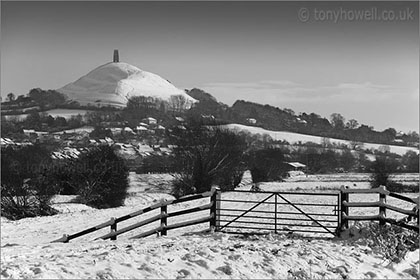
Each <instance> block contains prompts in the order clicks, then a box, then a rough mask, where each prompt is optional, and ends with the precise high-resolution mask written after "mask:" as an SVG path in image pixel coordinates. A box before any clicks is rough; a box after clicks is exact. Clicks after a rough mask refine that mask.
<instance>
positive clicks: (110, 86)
mask: <svg viewBox="0 0 420 280" xmlns="http://www.w3.org/2000/svg"><path fill="white" fill-rule="evenodd" d="M57 91H59V92H61V93H63V94H66V95H67V96H68V97H69V99H70V100H75V101H77V102H79V104H80V105H87V104H89V103H90V104H91V105H93V106H108V105H110V106H113V107H125V106H126V104H127V101H128V99H129V98H130V97H133V96H146V97H153V98H157V99H161V100H165V101H170V99H171V96H183V97H184V98H185V100H186V104H185V107H187V108H188V107H190V106H191V105H192V104H193V103H194V102H196V100H195V99H193V98H192V97H190V96H189V95H187V94H186V93H185V92H184V91H183V90H181V89H178V88H176V87H175V86H174V85H172V84H171V83H170V82H168V81H167V80H165V79H163V78H162V77H160V76H158V75H156V74H153V73H150V72H146V71H143V70H141V69H139V68H137V67H135V66H133V65H130V64H128V63H124V62H111V63H107V64H105V65H102V66H99V67H98V68H96V69H94V70H92V71H91V72H89V73H88V74H87V75H85V76H83V77H81V78H80V79H78V80H77V81H75V82H73V83H70V84H68V85H66V86H64V87H62V88H60V89H58V90H57Z"/></svg>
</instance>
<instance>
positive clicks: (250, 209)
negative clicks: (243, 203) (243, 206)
mask: <svg viewBox="0 0 420 280" xmlns="http://www.w3.org/2000/svg"><path fill="white" fill-rule="evenodd" d="M273 195H274V193H272V194H271V195H270V196H268V197H267V198H265V199H264V200H262V201H261V202H260V203H258V204H256V205H254V206H252V207H251V208H249V209H248V210H246V211H245V212H244V213H242V214H241V215H239V216H238V217H236V218H235V219H233V220H232V221H230V222H229V223H227V224H226V225H224V226H222V227H220V230H222V229H223V228H224V227H226V226H228V225H230V224H231V223H233V222H234V221H236V220H237V219H239V218H240V217H242V216H244V215H245V214H246V213H248V212H250V211H252V210H253V209H254V208H256V207H257V206H259V205H260V204H262V203H264V202H265V201H266V200H268V199H270V198H271V197H272V196H273Z"/></svg>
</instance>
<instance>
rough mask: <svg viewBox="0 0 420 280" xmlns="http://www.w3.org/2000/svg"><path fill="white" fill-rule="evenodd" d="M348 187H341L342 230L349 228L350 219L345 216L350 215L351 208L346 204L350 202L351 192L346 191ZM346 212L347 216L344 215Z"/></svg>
mask: <svg viewBox="0 0 420 280" xmlns="http://www.w3.org/2000/svg"><path fill="white" fill-rule="evenodd" d="M345 190H346V188H345V187H344V186H341V189H340V197H341V213H339V215H341V225H340V226H341V228H340V231H342V230H343V229H344V228H346V229H348V228H349V220H347V218H346V217H345V216H348V215H349V208H348V207H347V206H346V205H345V204H344V202H349V193H348V192H346V191H345ZM344 214H345V216H344Z"/></svg>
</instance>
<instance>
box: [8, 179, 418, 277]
mask: <svg viewBox="0 0 420 280" xmlns="http://www.w3.org/2000/svg"><path fill="white" fill-rule="evenodd" d="M131 180H132V182H133V179H132V178H131ZM137 183H138V184H136V185H137V189H133V188H132V189H131V191H133V190H135V191H140V189H141V187H140V186H139V184H140V182H137ZM162 198H169V195H168V194H165V193H144V192H142V193H140V192H139V193H135V192H134V193H133V192H132V195H131V196H130V197H129V198H128V199H127V201H126V205H125V206H123V207H118V208H115V209H103V210H96V209H92V208H90V207H87V206H85V205H81V204H75V203H68V202H69V199H71V197H68V196H67V197H66V196H57V197H56V198H55V199H54V203H55V204H54V207H56V208H57V209H59V210H60V211H61V213H60V214H58V215H55V216H50V217H36V218H27V219H22V220H19V221H9V220H7V219H5V218H3V217H2V218H1V273H0V277H1V278H15V279H16V278H19V279H21V278H29V279H35V278H37V279H59V278H62V279H63V278H64V279H88V278H94V279H127V278H136V279H144V278H148V279H156V278H159V279H175V278H189V279H197V278H204V279H212V278H218V279H229V278H235V279H238V278H252V279H262V278H265V279H370V278H376V279H384V278H388V279H414V278H416V276H417V275H418V274H419V250H416V251H414V252H409V253H408V254H407V255H406V258H405V260H403V261H402V262H401V263H399V264H390V263H389V262H388V261H385V260H384V259H383V258H382V257H381V256H380V255H379V254H377V253H376V252H375V251H373V250H372V249H371V248H369V247H367V246H366V245H365V243H364V242H365V241H364V239H363V238H355V237H353V238H352V239H348V238H347V239H346V238H343V239H314V238H312V239H310V238H304V237H299V236H296V235H286V234H272V235H271V234H270V235H233V234H224V233H205V232H200V230H202V229H204V228H208V225H206V224H205V225H202V226H201V227H198V226H197V227H195V226H193V227H189V228H185V229H182V230H181V231H169V232H168V236H167V237H156V236H151V237H148V238H145V239H134V240H130V239H128V238H127V237H126V236H124V235H122V236H121V237H119V238H118V240H117V241H103V240H98V241H92V240H93V239H94V238H95V237H97V236H99V235H100V234H99V235H98V234H96V235H95V234H93V235H88V236H86V237H82V238H80V239H75V240H72V241H70V242H69V243H50V242H51V241H52V240H54V239H57V238H59V237H61V236H62V234H63V233H67V234H71V233H75V232H77V231H79V230H82V229H85V228H87V227H90V226H94V225H97V224H99V223H101V222H103V221H106V220H108V219H109V218H110V217H118V216H121V215H124V214H127V213H130V212H133V211H134V210H137V209H141V208H143V207H145V206H148V205H150V204H152V203H155V202H156V201H158V200H160V199H162ZM106 231H109V228H108V229H106ZM353 233H356V237H357V232H353Z"/></svg>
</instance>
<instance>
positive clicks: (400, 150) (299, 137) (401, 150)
mask: <svg viewBox="0 0 420 280" xmlns="http://www.w3.org/2000/svg"><path fill="white" fill-rule="evenodd" d="M224 127H226V128H228V129H232V130H234V131H248V132H250V133H252V134H261V135H263V134H268V135H270V136H271V138H273V139H274V140H285V141H287V142H289V143H291V144H293V143H297V142H299V141H301V142H302V143H305V142H314V143H318V144H321V143H322V141H323V140H324V138H325V137H320V136H313V135H306V134H300V133H293V132H287V131H272V130H266V129H263V128H260V127H255V126H246V125H242V124H227V125H225V126H224ZM325 139H328V141H329V142H330V143H336V144H344V145H349V144H350V142H349V141H347V140H342V139H335V138H325ZM380 146H384V145H383V144H374V143H363V148H364V149H374V150H377V149H379V147H380ZM387 146H388V147H389V149H390V152H392V153H396V154H399V155H403V154H405V153H406V152H408V151H414V152H416V153H417V154H418V153H419V150H418V149H417V148H414V147H406V146H395V145H387Z"/></svg>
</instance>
